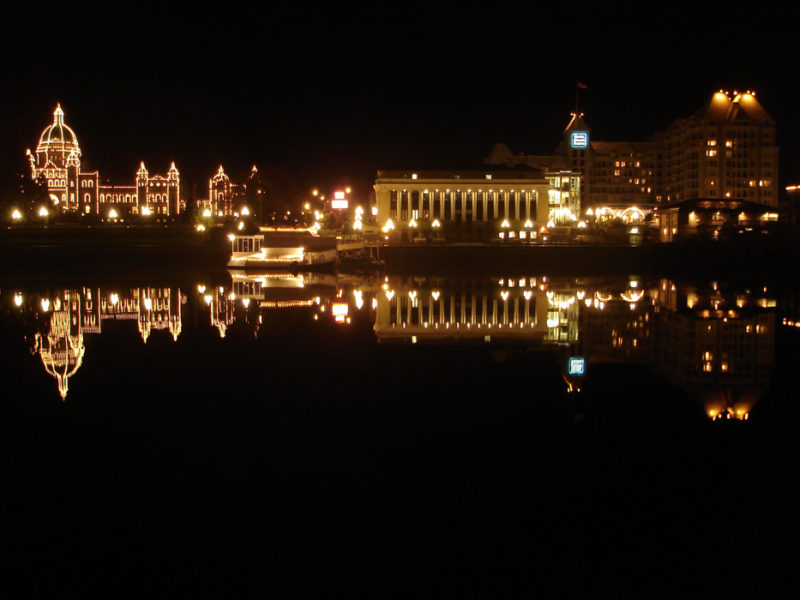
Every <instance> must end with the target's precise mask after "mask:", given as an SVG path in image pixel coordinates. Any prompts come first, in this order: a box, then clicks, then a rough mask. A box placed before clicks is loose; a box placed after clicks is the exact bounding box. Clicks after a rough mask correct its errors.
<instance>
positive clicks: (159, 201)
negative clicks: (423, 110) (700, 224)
mask: <svg viewBox="0 0 800 600" xmlns="http://www.w3.org/2000/svg"><path fill="white" fill-rule="evenodd" d="M775 134H776V125H775V121H774V120H773V119H772V118H771V117H770V116H769V114H768V113H767V112H766V110H765V109H764V108H763V107H762V106H761V104H760V103H759V102H758V100H757V99H756V96H755V93H754V92H751V91H747V92H744V93H738V92H733V93H728V92H724V91H718V92H715V93H714V94H712V95H711V97H710V98H709V100H708V101H707V102H706V103H705V104H704V105H703V107H702V108H701V109H699V110H698V111H696V112H695V113H694V114H693V115H691V116H690V117H688V118H679V119H676V120H675V121H674V122H673V123H672V124H671V125H670V126H669V127H667V128H666V130H665V131H663V132H656V133H654V134H653V135H652V136H651V138H650V139H648V140H645V141H620V142H609V141H600V140H595V139H593V137H592V134H591V130H590V128H589V126H588V125H587V123H586V121H585V119H584V115H583V114H582V113H578V112H575V113H572V117H571V120H570V122H569V124H568V125H567V127H566V129H565V130H564V136H563V139H562V140H561V141H560V142H559V143H558V145H557V147H556V149H555V151H554V153H553V154H552V155H547V156H529V155H524V154H518V155H513V154H511V152H510V150H509V149H508V147H507V146H505V145H503V144H498V145H497V146H496V147H495V148H494V149H493V150H492V152H491V153H490V155H489V156H488V157H487V158H486V159H485V161H484V162H485V164H486V167H485V168H484V169H481V170H463V171H462V170H450V171H446V172H445V171H430V170H426V169H424V168H423V169H420V170H419V171H411V170H408V171H396V170H379V171H377V174H376V178H375V181H374V185H373V190H374V193H375V196H374V199H375V208H376V210H377V220H378V222H379V223H380V224H382V225H389V221H391V226H395V225H398V226H403V227H407V228H414V227H417V226H419V225H420V224H421V223H424V224H428V223H431V222H435V223H436V225H435V226H439V225H440V224H447V223H454V224H458V225H460V226H463V225H467V226H473V225H480V224H488V223H490V222H496V223H493V224H494V225H498V224H499V223H501V222H502V223H503V226H504V227H511V229H522V228H524V227H527V228H529V229H536V228H540V227H542V226H548V227H552V226H558V225H581V226H582V225H583V223H582V222H584V221H585V222H588V223H591V222H593V221H595V220H598V221H603V220H608V219H620V220H622V221H623V222H628V223H632V222H637V223H640V222H643V221H645V220H650V219H646V216H648V215H649V216H652V217H653V224H658V226H659V229H660V230H663V229H664V228H665V227H666V228H667V231H668V232H669V235H668V236H666V238H668V239H666V238H665V236H664V235H662V236H661V241H671V240H672V239H674V238H675V237H676V235H677V234H678V232H679V230H680V227H678V226H677V224H676V223H673V221H674V220H675V217H666V216H664V217H663V218H661V221H664V219H666V221H664V222H657V223H656V221H657V219H656V216H657V215H658V213H657V212H655V213H653V212H652V211H653V209H655V208H665V209H669V208H670V207H674V206H677V205H678V204H679V203H685V202H687V201H703V202H706V201H710V200H714V201H716V202H723V203H725V202H731V203H734V204H735V206H734V205H733V204H732V205H731V206H727V205H725V206H724V207H723V205H721V204H718V205H715V206H718V207H722V208H725V209H726V210H727V209H731V210H732V211H734V212H735V211H736V210H739V207H740V206H741V205H742V204H741V203H742V202H746V203H747V207H748V209H749V211H750V213H757V214H758V215H759V216H758V217H756V221H755V222H756V223H757V222H758V220H759V219H761V220H763V217H764V215H765V214H767V213H769V215H770V216H769V219H770V220H774V219H772V215H777V207H778V185H777V181H778V148H777V146H776V145H775ZM27 157H28V161H29V164H30V170H31V176H32V178H33V179H34V180H38V181H43V182H44V183H45V185H46V188H47V194H48V197H49V201H50V206H49V207H47V208H48V209H49V210H50V211H53V212H54V213H56V214H58V213H61V214H77V215H81V216H85V215H97V216H100V217H101V218H104V219H110V220H115V219H117V218H124V217H128V216H131V215H142V216H145V217H146V216H149V215H157V216H162V217H173V218H174V217H176V216H178V215H180V214H181V213H183V212H185V211H186V200H185V199H184V197H183V196H182V193H181V179H180V173H179V171H178V169H177V167H176V166H175V163H174V162H173V163H171V165H170V168H169V170H168V171H167V173H166V175H160V174H151V173H150V172H149V171H148V169H147V167H146V166H145V163H144V162H143V161H142V162H141V163H140V167H139V169H138V171H137V172H136V175H135V181H134V182H133V183H132V184H109V183H102V182H101V178H100V175H99V172H98V171H82V170H81V157H82V149H81V147H80V145H79V143H78V138H77V135H76V134H75V132H74V130H73V129H72V128H71V127H69V126H68V125H67V124H66V122H65V119H64V111H63V110H62V108H61V106H60V105H58V106H57V107H56V109H55V111H54V113H53V122H52V124H50V125H49V126H47V127H46V128H45V129H44V131H43V132H42V134H41V135H40V137H39V142H38V145H37V147H36V150H35V151H33V152H32V151H30V150H28V151H27ZM263 187H264V186H263V184H262V183H261V181H260V177H259V175H258V169H257V168H256V167H255V166H253V168H252V170H251V172H250V176H249V177H248V179H247V180H246V181H244V182H233V181H231V179H230V177H229V176H228V174H227V173H226V172H225V170H224V168H223V166H222V165H220V166H219V169H218V170H217V172H216V173H215V174H213V175H212V176H211V177H210V178H209V180H208V196H207V198H201V197H198V198H196V199H194V200H193V202H194V204H195V205H196V207H197V208H198V209H199V210H201V211H202V212H203V213H204V216H211V217H214V218H217V217H223V218H224V217H231V216H238V215H239V213H240V212H247V214H252V212H253V211H257V212H258V214H259V216H262V215H260V210H259V209H260V208H263V206H262V205H263V198H264V195H265V194H266V192H267V190H264V189H263ZM759 205H761V206H764V207H769V208H770V209H771V210H770V211H766V210H760V209H759ZM245 207H248V208H247V209H246V211H245V210H243V209H245ZM40 210H41V209H40ZM673 212H675V211H673ZM722 212H725V211H724V210H723V211H722ZM728 212H730V211H728ZM695 213H696V211H695ZM40 214H45V215H46V214H49V213H48V212H47V211H44V212H43V213H40ZM687 214H688V211H687ZM681 219H682V220H683V221H686V217H681ZM718 220H719V219H718ZM505 223H509V225H505ZM523 223H524V226H523ZM681 223H682V222H681ZM687 224H688V221H687ZM717 224H718V223H717ZM683 231H685V232H694V231H695V230H693V229H692V228H691V227H684V228H683Z"/></svg>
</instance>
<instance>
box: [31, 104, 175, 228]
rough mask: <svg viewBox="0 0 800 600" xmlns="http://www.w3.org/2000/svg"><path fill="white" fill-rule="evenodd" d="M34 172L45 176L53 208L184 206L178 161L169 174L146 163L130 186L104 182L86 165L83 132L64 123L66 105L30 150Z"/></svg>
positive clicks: (112, 213) (171, 210) (113, 212)
mask: <svg viewBox="0 0 800 600" xmlns="http://www.w3.org/2000/svg"><path fill="white" fill-rule="evenodd" d="M27 156H28V161H29V163H30V168H31V176H32V177H33V180H34V181H37V180H43V183H44V184H45V185H46V186H47V192H48V194H49V197H50V206H49V207H48V209H49V210H50V211H51V212H57V213H62V214H65V213H72V214H79V215H98V216H100V217H103V218H110V219H116V218H124V217H125V216H128V215H144V216H147V215H151V214H152V215H163V216H168V217H169V216H177V215H178V214H180V212H181V211H182V210H183V203H182V200H181V194H180V173H179V172H178V169H177V168H176V167H175V163H174V162H173V163H172V164H171V166H170V168H169V170H168V171H167V174H166V176H164V175H150V173H149V171H148V170H147V167H145V165H144V162H142V163H141V165H140V167H139V170H138V171H137V172H136V179H135V182H134V183H132V184H129V185H128V184H126V185H108V184H101V183H100V175H99V173H98V172H97V171H82V170H81V148H80V146H79V144H78V136H76V135H75V132H74V131H73V130H72V128H71V127H69V126H68V125H67V124H66V123H65V122H64V111H63V110H62V109H61V105H60V104H59V105H57V106H56V110H55V112H54V113H53V123H52V124H51V125H48V126H47V127H46V128H45V129H44V131H43V132H42V135H41V136H39V144H38V145H37V146H36V151H35V152H31V151H30V150H27Z"/></svg>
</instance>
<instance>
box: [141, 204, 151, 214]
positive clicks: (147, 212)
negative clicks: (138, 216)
mask: <svg viewBox="0 0 800 600" xmlns="http://www.w3.org/2000/svg"><path fill="white" fill-rule="evenodd" d="M150 214H151V213H150V207H149V206H145V207H144V208H143V209H142V215H144V216H145V217H149V216H150Z"/></svg>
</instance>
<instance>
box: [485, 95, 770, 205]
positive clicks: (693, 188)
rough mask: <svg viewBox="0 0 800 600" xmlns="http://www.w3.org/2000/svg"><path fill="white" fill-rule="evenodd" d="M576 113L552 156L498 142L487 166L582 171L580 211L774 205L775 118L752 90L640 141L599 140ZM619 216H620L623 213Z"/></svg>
mask: <svg viewBox="0 0 800 600" xmlns="http://www.w3.org/2000/svg"><path fill="white" fill-rule="evenodd" d="M590 133H591V131H590V129H589V127H588V125H587V124H586V122H585V121H584V119H583V114H577V113H573V114H572V118H571V120H570V122H569V124H568V125H567V128H566V129H565V130H564V138H563V140H562V141H561V142H560V143H559V145H558V147H557V148H556V150H555V152H554V156H553V157H542V156H528V155H524V154H518V155H513V154H512V153H511V152H510V151H509V150H508V148H507V147H505V146H504V145H502V144H499V145H498V146H496V147H495V149H494V150H493V151H492V152H491V154H490V155H489V157H488V158H487V159H486V161H485V162H486V163H487V164H488V165H497V164H503V165H505V166H508V167H516V166H520V165H527V166H532V167H540V166H542V165H543V164H546V165H552V164H560V165H563V168H569V169H571V170H572V171H575V172H577V173H580V174H581V175H582V179H583V188H582V198H581V205H582V208H583V211H584V213H583V214H584V215H585V214H586V213H587V211H591V212H590V214H597V213H598V211H599V212H600V216H601V217H602V216H608V217H612V218H613V217H617V216H621V213H622V212H623V211H625V210H627V209H629V208H632V207H637V208H639V209H641V210H643V211H646V210H647V209H650V208H653V207H655V206H658V205H666V204H670V203H673V202H682V201H685V200H696V199H719V200H742V201H747V202H754V203H758V204H763V205H765V206H768V207H772V208H777V206H778V191H777V180H778V148H777V146H776V142H775V134H776V129H775V121H774V120H773V119H772V117H770V116H769V114H768V113H767V112H766V111H765V110H764V108H763V107H762V106H761V104H760V103H759V102H758V100H757V99H756V94H755V92H752V91H747V92H744V93H739V92H733V93H729V92H725V91H722V90H720V91H718V92H716V93H714V94H713V95H712V96H711V97H710V98H709V99H708V101H707V102H706V103H705V104H704V105H703V107H702V108H700V110H698V111H697V112H696V113H694V114H693V115H691V116H690V117H688V118H680V119H677V120H675V121H674V122H673V123H672V124H671V125H670V126H669V127H667V129H666V130H665V131H663V132H656V133H654V134H653V135H652V136H651V137H650V139H648V140H645V141H620V142H608V141H596V140H593V139H591V136H590ZM623 220H625V219H624V218H623Z"/></svg>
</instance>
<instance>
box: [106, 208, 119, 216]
mask: <svg viewBox="0 0 800 600" xmlns="http://www.w3.org/2000/svg"><path fill="white" fill-rule="evenodd" d="M118 216H119V215H118V214H117V211H116V210H115V209H113V208H112V209H111V210H109V211H108V218H109V219H116V218H117V217H118Z"/></svg>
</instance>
